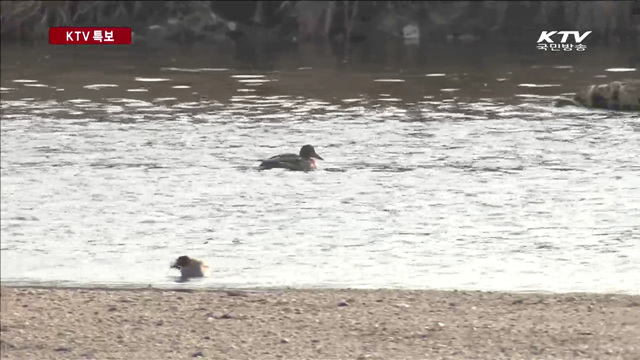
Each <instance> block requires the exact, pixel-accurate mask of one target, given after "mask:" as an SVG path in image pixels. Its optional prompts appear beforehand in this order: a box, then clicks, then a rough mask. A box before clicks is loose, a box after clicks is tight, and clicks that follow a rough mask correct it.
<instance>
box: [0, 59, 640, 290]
mask: <svg viewBox="0 0 640 360" xmlns="http://www.w3.org/2000/svg"><path fill="white" fill-rule="evenodd" d="M23 61H25V60H24V59H23ZM33 61H35V60H33ZM60 61H61V63H63V61H62V60H60ZM96 61H98V60H96ZM110 61H112V64H114V65H113V66H112V67H111V68H106V69H104V68H103V71H102V72H98V71H96V70H93V69H90V66H89V65H86V64H85V65H83V66H76V67H74V68H69V67H63V66H61V65H60V63H56V62H54V61H53V60H51V62H49V63H48V62H44V63H40V64H39V65H38V66H30V67H27V66H26V65H24V64H20V65H16V64H15V62H10V61H5V60H4V59H3V64H2V66H3V70H2V89H1V93H2V132H1V151H2V152H1V154H2V156H1V171H2V172H1V182H2V184H1V185H2V186H1V188H2V189H1V190H2V213H1V216H2V225H1V230H2V243H1V244H2V248H1V250H2V252H1V255H2V261H1V266H2V281H3V282H4V283H8V282H22V283H24V282H27V283H38V282H45V283H57V284H71V285H73V284H108V285H114V284H118V285H123V284H124V285H135V284H138V285H139V284H143V285H146V284H153V285H154V286H165V285H169V284H172V283H173V282H174V281H175V280H176V275H177V274H176V271H175V270H171V269H169V263H170V262H171V261H172V260H173V259H175V258H176V257H177V256H179V255H183V254H187V255H190V256H193V257H197V258H203V259H205V260H207V261H208V262H209V265H210V267H211V273H212V274H211V277H210V278H207V279H204V280H200V281H196V282H192V283H191V284H194V285H197V286H208V287H229V286H231V287H285V286H295V287H354V288H371V287H374V288H378V287H397V288H439V289H480V290H515V291H525V290H542V291H590V292H625V293H640V275H639V274H640V222H639V221H638V219H639V218H640V157H639V154H640V152H639V145H640V120H639V117H638V115H637V113H624V112H605V111H590V110H584V109H576V108H563V109H557V108H553V107H551V106H550V97H551V96H555V95H558V94H562V93H569V92H571V91H574V90H575V89H576V88H577V86H579V85H583V84H586V83H590V82H594V81H595V82H601V81H610V80H613V79H618V78H628V77H630V76H631V77H637V72H618V71H614V70H615V69H609V71H608V70H607V67H591V68H588V69H587V68H578V67H576V66H566V65H563V66H557V64H556V65H553V64H551V65H540V66H533V67H532V66H524V65H512V66H508V65H504V66H501V67H497V68H491V69H485V70H483V71H479V70H477V69H475V70H474V71H473V72H469V73H466V72H464V71H465V70H464V68H459V69H452V68H451V67H450V66H444V65H443V66H441V67H437V68H432V69H428V70H425V69H417V70H412V71H405V72H398V71H389V70H383V71H355V70H351V71H347V70H336V69H332V68H331V67H330V66H329V67H327V68H324V69H320V68H318V69H315V68H309V67H305V66H299V67H296V68H293V69H282V70H280V71H268V72H265V71H263V72H260V71H246V70H238V69H234V67H233V66H226V67H225V66H220V67H217V66H216V67H214V66H211V64H207V63H206V62H203V63H202V64H195V65H197V66H194V64H192V63H189V64H187V65H184V66H183V65H182V64H181V60H180V59H178V60H177V61H176V60H175V59H174V60H173V61H171V60H167V61H166V62H165V63H163V61H162V60H156V62H154V63H153V64H152V65H147V66H145V65H144V64H139V65H135V64H134V65H131V64H124V65H123V63H122V62H117V61H115V60H113V59H111V60H110ZM184 62H188V61H187V60H184ZM75 64H76V65H77V64H78V62H76V63H75ZM125 65H126V66H125ZM302 65H304V64H302ZM101 66H103V67H104V64H103V65H101ZM307 143H309V144H313V145H314V146H315V147H316V150H317V152H318V153H319V154H320V155H321V156H322V157H324V158H325V161H322V162H320V170H319V171H316V172H311V173H298V172H288V171H279V170H272V171H262V172H260V171H257V170H256V166H257V165H258V162H257V160H258V159H260V158H264V157H267V156H271V155H275V154H278V153H281V152H297V151H298V149H299V148H300V146H301V145H303V144H307Z"/></svg>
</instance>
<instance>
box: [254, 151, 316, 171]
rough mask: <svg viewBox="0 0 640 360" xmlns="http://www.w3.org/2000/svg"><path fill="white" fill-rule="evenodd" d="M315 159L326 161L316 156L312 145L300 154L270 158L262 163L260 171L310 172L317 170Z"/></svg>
mask: <svg viewBox="0 0 640 360" xmlns="http://www.w3.org/2000/svg"><path fill="white" fill-rule="evenodd" d="M314 159H320V160H324V159H323V158H322V157H321V156H320V155H318V154H316V150H315V149H314V148H313V146H311V145H305V146H303V147H302V148H301V149H300V154H299V155H298V154H282V155H276V156H273V157H270V158H268V159H266V160H260V161H262V162H261V163H260V170H268V169H275V168H282V169H289V170H298V171H310V170H315V169H316V168H317V166H316V161H315V160H314Z"/></svg>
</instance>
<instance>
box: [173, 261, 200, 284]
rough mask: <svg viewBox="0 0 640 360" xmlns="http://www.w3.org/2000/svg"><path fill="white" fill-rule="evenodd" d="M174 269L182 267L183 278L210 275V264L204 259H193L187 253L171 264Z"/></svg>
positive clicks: (183, 279)
mask: <svg viewBox="0 0 640 360" xmlns="http://www.w3.org/2000/svg"><path fill="white" fill-rule="evenodd" d="M171 268H172V269H180V274H181V280H182V281H185V280H187V279H189V278H197V277H206V276H208V275H209V274H208V272H209V266H207V264H205V263H204V261H202V260H198V259H192V258H190V257H188V256H186V255H183V256H180V257H179V258H177V259H176V261H175V263H173V265H171Z"/></svg>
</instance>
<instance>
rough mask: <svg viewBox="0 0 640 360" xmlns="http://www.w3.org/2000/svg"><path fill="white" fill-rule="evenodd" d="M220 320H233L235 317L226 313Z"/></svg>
mask: <svg viewBox="0 0 640 360" xmlns="http://www.w3.org/2000/svg"><path fill="white" fill-rule="evenodd" d="M220 319H233V315H231V314H229V313H226V314H224V315H222V316H220Z"/></svg>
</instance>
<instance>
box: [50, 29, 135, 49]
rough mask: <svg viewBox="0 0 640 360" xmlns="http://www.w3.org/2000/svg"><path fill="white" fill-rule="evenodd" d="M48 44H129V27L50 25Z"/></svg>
mask: <svg viewBox="0 0 640 360" xmlns="http://www.w3.org/2000/svg"><path fill="white" fill-rule="evenodd" d="M49 44H54V45H131V28H123V27H52V28H49Z"/></svg>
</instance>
